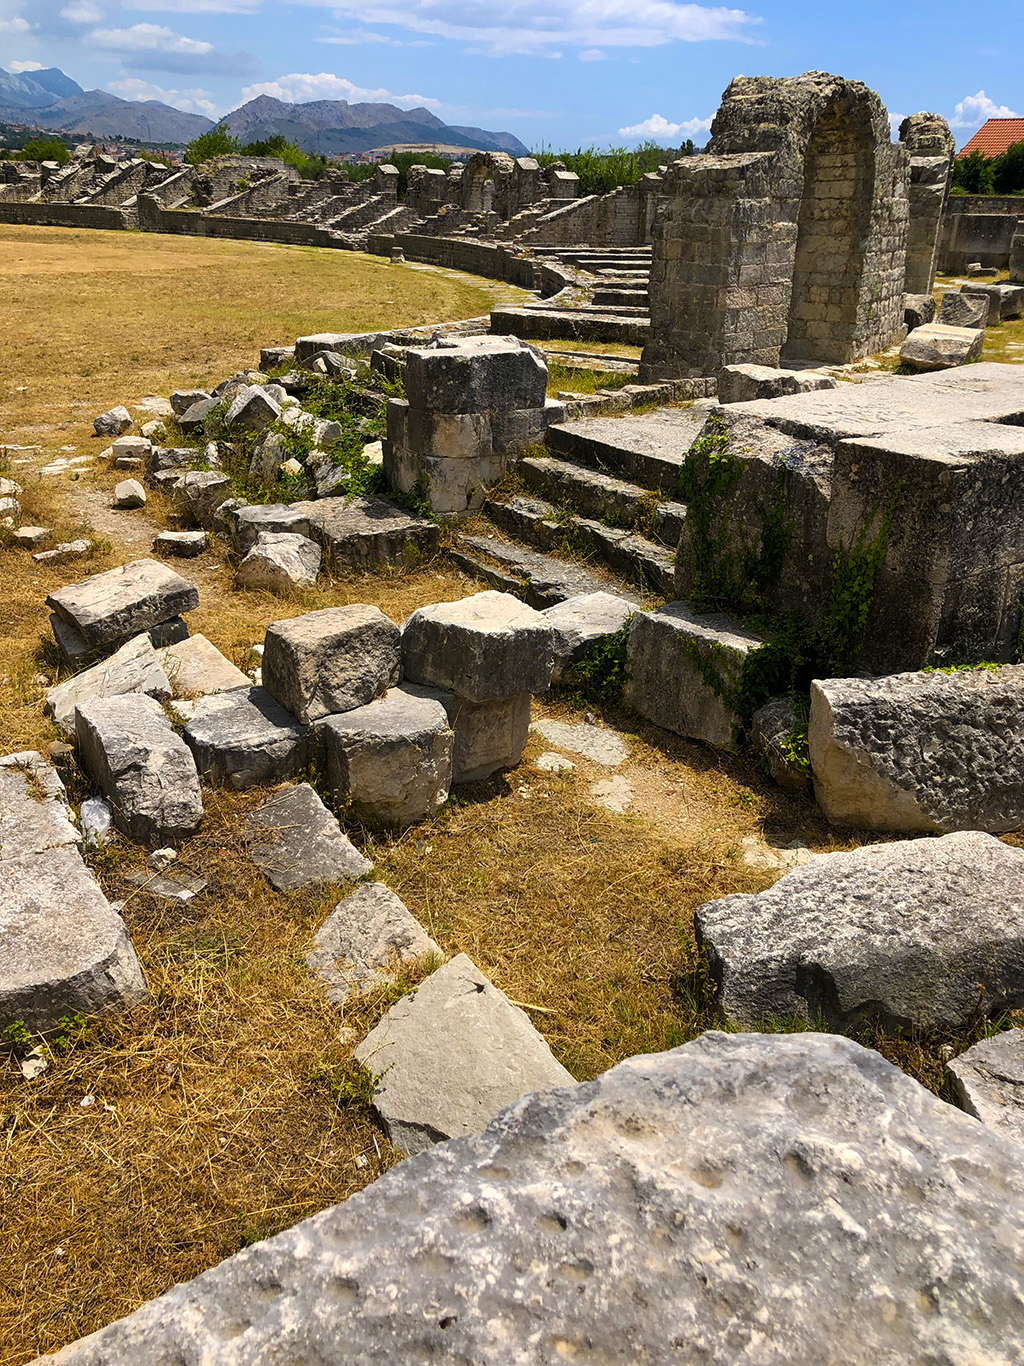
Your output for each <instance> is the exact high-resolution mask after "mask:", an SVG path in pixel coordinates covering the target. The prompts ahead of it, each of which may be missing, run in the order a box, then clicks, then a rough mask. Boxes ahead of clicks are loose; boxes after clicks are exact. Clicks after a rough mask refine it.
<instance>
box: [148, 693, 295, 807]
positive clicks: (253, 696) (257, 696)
mask: <svg viewBox="0 0 1024 1366" xmlns="http://www.w3.org/2000/svg"><path fill="white" fill-rule="evenodd" d="M171 705H172V707H173V708H174V710H175V711H176V712H177V714H178V715H179V716H180V717H181V718H182V719H183V720H185V721H186V725H185V731H184V737H185V743H186V744H187V745H188V747H189V749H191V751H192V753H193V755H194V756H195V761H196V766H197V768H198V769H199V772H200V773H201V774H202V775H203V777H205V778H209V779H210V781H211V782H217V783H224V784H225V785H226V786H228V787H232V788H235V789H242V788H247V787H253V786H255V785H256V784H258V783H279V782H281V781H282V780H283V779H285V778H291V777H293V776H294V775H295V774H296V773H298V772H299V770H300V769H301V768H302V767H303V765H304V764H305V762H306V757H307V746H306V737H305V733H304V731H303V728H302V726H300V725H299V723H298V722H297V721H296V720H295V717H294V716H292V715H291V714H290V713H289V712H287V711H285V709H284V708H283V707H282V706H281V705H280V704H279V703H277V702H275V701H274V699H273V698H272V697H271V695H270V693H268V692H267V691H266V689H265V688H234V689H232V690H231V691H230V692H221V693H214V694H212V695H211V696H209V697H201V698H199V700H198V701H196V702H175V703H172V704H171Z"/></svg>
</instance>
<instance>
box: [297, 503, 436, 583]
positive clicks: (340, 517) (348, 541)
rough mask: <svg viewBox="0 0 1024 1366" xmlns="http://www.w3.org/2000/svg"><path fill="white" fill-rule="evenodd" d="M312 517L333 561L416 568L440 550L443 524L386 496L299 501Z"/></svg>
mask: <svg viewBox="0 0 1024 1366" xmlns="http://www.w3.org/2000/svg"><path fill="white" fill-rule="evenodd" d="M293 506H294V507H296V508H301V510H302V511H303V512H304V513H305V514H306V516H307V517H308V519H309V526H310V534H311V535H313V536H316V537H317V539H318V540H319V541H321V542H322V544H323V547H324V550H325V552H326V553H327V554H328V556H329V557H330V560H331V562H332V563H333V564H335V565H338V566H345V567H347V568H350V569H358V570H367V569H376V568H378V567H379V566H381V565H404V566H406V567H408V568H410V569H411V568H414V567H416V566H417V565H420V564H422V563H423V562H424V560H428V559H429V558H430V557H431V556H432V555H435V554H436V553H437V551H438V549H439V547H440V544H441V528H440V527H439V526H438V525H437V524H436V523H435V522H430V521H428V520H427V519H426V518H425V517H417V516H415V515H414V514H413V513H411V512H406V511H405V509H404V508H399V507H396V506H395V505H394V504H393V503H386V502H384V501H383V500H382V499H380V498H318V499H316V500H313V501H310V502H303V503H296V504H293Z"/></svg>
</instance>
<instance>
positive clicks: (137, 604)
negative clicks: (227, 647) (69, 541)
mask: <svg viewBox="0 0 1024 1366" xmlns="http://www.w3.org/2000/svg"><path fill="white" fill-rule="evenodd" d="M46 605H47V607H49V608H51V609H52V610H53V611H54V612H55V613H56V614H57V615H58V616H59V617H60V618H61V619H62V620H63V621H65V622H67V623H68V625H70V626H72V627H74V629H75V630H76V631H77V632H78V633H79V635H80V636H81V637H82V639H83V640H84V641H85V642H86V644H87V645H88V646H89V647H90V648H95V647H96V646H101V645H110V644H113V642H115V641H119V640H123V639H124V637H125V636H127V635H135V634H137V633H138V632H140V631H146V630H148V629H149V628H150V627H151V626H156V625H158V624H159V623H160V622H164V621H168V620H169V619H170V618H172V617H177V616H179V615H180V614H181V613H183V612H191V611H192V610H193V608H195V607H198V606H199V590H198V589H197V588H196V586H195V584H193V583H189V581H188V580H187V579H183V578H182V577H181V575H180V574H176V573H175V572H174V570H173V569H169V568H168V566H167V565H165V564H161V563H160V562H159V561H158V560H135V561H133V562H132V563H131V564H125V565H121V566H120V568H118V569H109V570H107V571H106V572H105V573H103V574H94V575H93V576H92V577H91V578H88V579H83V580H82V581H81V583H74V584H69V585H68V586H67V587H65V588H58V589H57V590H56V592H54V593H51V594H50V596H49V597H48V598H47V599H46Z"/></svg>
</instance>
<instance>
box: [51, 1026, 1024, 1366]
mask: <svg viewBox="0 0 1024 1366" xmlns="http://www.w3.org/2000/svg"><path fill="white" fill-rule="evenodd" d="M951 1170H952V1171H953V1172H954V1173H955V1178H954V1177H953V1176H951ZM1021 1206H1022V1195H1021V1169H1020V1149H1019V1146H1018V1145H1016V1144H1013V1143H1011V1142H1010V1141H1009V1140H1007V1139H1005V1138H1003V1137H1001V1136H1000V1135H998V1134H995V1133H993V1132H991V1131H990V1130H988V1129H986V1128H985V1127H984V1126H983V1125H981V1124H978V1123H977V1122H975V1121H972V1120H969V1119H968V1118H967V1117H966V1116H964V1115H961V1114H958V1113H957V1112H956V1110H955V1109H954V1108H953V1107H952V1106H949V1105H947V1104H945V1103H944V1102H943V1101H941V1100H939V1099H937V1098H936V1097H935V1096H933V1095H931V1094H930V1093H929V1092H927V1091H926V1090H925V1089H924V1088H923V1087H922V1086H920V1085H919V1084H918V1083H917V1082H916V1081H914V1080H913V1079H912V1078H910V1077H908V1076H906V1075H905V1074H904V1073H903V1072H901V1071H900V1070H899V1069H898V1068H896V1067H894V1066H892V1065H891V1064H890V1063H888V1062H886V1061H885V1060H884V1059H883V1058H882V1057H881V1056H880V1055H879V1054H878V1053H876V1052H874V1051H872V1050H869V1049H865V1048H862V1047H860V1046H859V1045H858V1044H855V1043H852V1042H851V1041H849V1040H847V1039H843V1038H836V1037H833V1036H829V1035H822V1034H810V1033H801V1034H795V1035H778V1034H773V1035H751V1034H723V1033H717V1032H710V1033H706V1034H703V1035H701V1036H700V1037H699V1038H698V1039H696V1040H694V1041H693V1042H692V1043H689V1044H686V1045H685V1046H684V1047H682V1048H677V1049H673V1050H671V1051H669V1052H665V1053H659V1054H656V1055H653V1056H646V1057H638V1058H631V1059H629V1060H628V1061H626V1062H624V1063H621V1064H620V1065H619V1066H618V1067H616V1068H614V1069H612V1070H611V1071H609V1072H606V1073H605V1074H604V1075H603V1076H601V1077H599V1078H598V1079H597V1080H596V1081H593V1082H590V1083H588V1084H587V1085H585V1086H580V1087H576V1088H574V1089H572V1090H569V1091H562V1090H559V1091H557V1092H555V1093H552V1094H548V1095H541V1096H532V1097H530V1098H529V1099H527V1100H525V1101H523V1102H521V1103H520V1104H518V1105H516V1106H515V1107H514V1108H513V1109H511V1110H510V1111H507V1112H506V1113H505V1114H504V1115H502V1117H501V1119H500V1121H498V1122H497V1123H494V1124H492V1125H491V1126H490V1127H489V1128H488V1130H487V1131H486V1132H485V1133H484V1134H483V1136H481V1137H479V1138H473V1139H464V1140H461V1141H459V1142H457V1143H455V1144H446V1145H444V1146H441V1147H436V1148H434V1149H433V1150H432V1151H430V1152H429V1153H427V1154H425V1155H424V1156H422V1157H421V1158H420V1159H419V1160H418V1161H416V1162H401V1163H398V1164H397V1165H396V1166H394V1167H392V1169H391V1170H390V1171H388V1172H387V1173H386V1174H385V1175H384V1176H383V1177H381V1178H380V1179H379V1180H378V1181H376V1182H374V1183H373V1184H372V1185H371V1186H370V1187H369V1188H368V1189H367V1190H365V1191H362V1192H360V1193H358V1194H356V1195H354V1196H351V1197H350V1198H349V1199H348V1200H346V1201H345V1202H344V1203H342V1204H340V1205H337V1206H335V1207H334V1208H333V1209H330V1210H327V1211H325V1212H324V1213H322V1214H320V1215H317V1216H316V1217H315V1218H313V1219H306V1220H304V1221H303V1222H301V1223H299V1224H298V1225H296V1226H295V1227H294V1228H291V1229H288V1230H286V1231H285V1232H284V1233H281V1234H279V1235H277V1236H276V1237H275V1238H273V1239H272V1240H269V1241H267V1242H263V1243H259V1244H257V1245H255V1246H251V1247H247V1248H244V1249H243V1250H242V1251H241V1252H240V1253H238V1254H236V1255H235V1256H234V1257H231V1258H229V1259H228V1260H226V1261H224V1262H221V1263H220V1265H219V1266H217V1267H215V1268H213V1269H212V1270H211V1271H207V1272H206V1273H204V1274H203V1275H202V1276H200V1277H198V1278H197V1279H196V1280H194V1281H191V1282H189V1283H188V1284H187V1285H179V1286H176V1287H174V1288H173V1289H172V1290H171V1291H170V1292H169V1293H167V1294H165V1295H163V1296H161V1297H160V1298H159V1299H157V1300H154V1301H152V1302H151V1303H149V1304H146V1305H143V1306H142V1307H141V1308H140V1309H138V1310H136V1311H135V1312H134V1313H133V1314H132V1315H131V1316H130V1317H129V1318H127V1319H123V1320H121V1321H119V1322H118V1323H115V1324H111V1325H110V1326H108V1327H106V1328H104V1329H102V1330H101V1331H100V1332H99V1333H97V1334H93V1335H91V1336H90V1337H89V1338H87V1339H84V1340H83V1341H81V1342H79V1343H78V1344H75V1345H72V1346H71V1347H69V1348H67V1349H66V1350H65V1352H64V1353H62V1354H60V1355H59V1356H58V1357H57V1358H55V1359H54V1366H58V1363H59V1366H113V1364H114V1363H119V1364H120V1363H122V1362H124V1363H127V1362H129V1361H130V1362H131V1363H132V1366H158V1363H161V1362H168V1361H173V1360H175V1358H177V1359H178V1360H182V1361H189V1360H194V1361H202V1360H204V1359H209V1360H216V1359H217V1357H218V1355H219V1356H220V1357H222V1358H223V1357H225V1356H226V1354H227V1353H230V1355H229V1356H228V1357H227V1360H225V1361H224V1362H223V1363H219V1364H218V1366H243V1362H244V1361H245V1358H244V1357H243V1353H244V1354H246V1356H247V1357H248V1360H250V1361H256V1360H258V1359H259V1358H260V1357H261V1356H262V1357H264V1358H268V1357H270V1356H271V1355H272V1354H274V1353H276V1354H277V1355H278V1357H279V1358H280V1357H282V1354H283V1355H284V1361H283V1362H282V1366H286V1363H288V1358H289V1357H291V1358H292V1361H291V1363H288V1366H295V1363H296V1362H297V1360H298V1357H299V1354H300V1353H301V1354H303V1355H305V1357H306V1358H307V1359H312V1360H316V1359H317V1358H318V1357H319V1358H320V1359H321V1360H322V1361H324V1362H332V1366H333V1363H338V1366H341V1363H345V1366H348V1363H355V1362H359V1363H360V1366H392V1364H393V1363H397V1362H399V1361H409V1362H412V1361H415V1360H417V1358H418V1359H420V1360H429V1359H430V1357H431V1356H434V1357H435V1358H437V1359H438V1360H442V1361H443V1360H445V1359H446V1358H447V1359H449V1360H452V1361H456V1360H459V1359H461V1360H463V1361H473V1362H488V1363H492V1362H497V1361H499V1360H503V1359H504V1360H518V1361H521V1362H523V1363H527V1362H528V1363H531V1366H534V1363H540V1362H542V1361H544V1359H545V1356H546V1357H547V1358H548V1360H554V1359H556V1357H555V1353H556V1352H559V1351H560V1350H561V1351H562V1353H563V1354H565V1353H567V1352H570V1351H576V1352H577V1354H579V1353H580V1352H587V1353H589V1354H590V1355H591V1357H594V1356H595V1354H596V1349H595V1348H594V1347H592V1346H585V1345H584V1344H600V1352H601V1355H603V1356H604V1358H605V1360H606V1361H608V1362H627V1361H628V1362H635V1361H644V1362H648V1363H650V1366H668V1363H669V1362H670V1361H671V1360H672V1357H673V1356H675V1357H677V1358H678V1356H679V1354H680V1351H681V1350H685V1349H680V1348H679V1347H677V1346H675V1344H677V1343H686V1344H688V1343H692V1342H694V1341H697V1342H699V1343H700V1344H701V1345H702V1346H701V1350H702V1351H705V1355H706V1359H707V1360H708V1361H709V1362H714V1363H715V1366H736V1363H738V1362H739V1361H740V1360H742V1356H743V1355H746V1356H747V1357H748V1359H751V1360H753V1359H756V1360H757V1362H758V1366H794V1363H796V1362H799V1363H800V1364H801V1366H835V1364H836V1363H837V1362H840V1361H841V1362H843V1363H844V1366H874V1364H875V1363H880V1362H894V1363H895V1362H899V1361H907V1360H914V1359H917V1360H921V1361H925V1360H927V1358H928V1355H929V1353H931V1354H933V1355H934V1353H935V1351H936V1346H935V1344H936V1343H937V1342H938V1343H941V1344H945V1343H951V1344H954V1345H953V1346H952V1347H951V1348H949V1349H947V1348H946V1347H944V1346H943V1347H941V1348H940V1349H939V1350H941V1351H945V1352H946V1354H947V1356H950V1358H951V1360H953V1361H957V1358H958V1357H959V1358H961V1360H962V1361H963V1362H966V1361H967V1360H969V1359H970V1357H971V1356H973V1358H974V1359H975V1360H976V1361H979V1362H982V1361H986V1362H987V1361H991V1362H1000V1361H1004V1362H1011V1361H1013V1360H1014V1359H1015V1358H1017V1357H1020V1356H1021V1355H1022V1353H1024V1329H1022V1327H1021V1324H1020V1316H1019V1313H1018V1308H1019V1294H1020V1275H1019V1272H1018V1271H1017V1270H1016V1260H1017V1259H1018V1258H1019V1253H1020V1249H1021V1246H1022V1242H1024V1213H1022V1209H1021ZM638 1230H641V1232H640V1233H639V1234H638ZM737 1238H738V1239H739V1243H738V1244H737V1242H736V1239H737ZM695 1241H696V1242H699V1245H700V1246H701V1247H702V1248H709V1249H714V1255H712V1256H710V1257H704V1258H702V1259H701V1260H700V1262H699V1265H695V1258H694V1246H695ZM652 1243H653V1244H654V1245H655V1246H656V1248H657V1253H656V1255H655V1254H654V1253H652ZM936 1249H941V1255H942V1258H943V1259H944V1260H948V1264H949V1265H951V1266H954V1267H969V1268H970V1269H971V1270H970V1274H969V1275H967V1274H965V1275H951V1276H948V1277H946V1278H944V1279H943V1281H942V1290H941V1293H937V1294H934V1295H928V1294H927V1293H923V1294H922V1298H921V1299H920V1300H919V1299H918V1298H917V1297H916V1295H915V1296H910V1297H908V1296H907V1295H906V1294H904V1293H903V1291H902V1290H901V1287H902V1286H903V1285H913V1286H927V1285H931V1284H933V1280H934V1277H935V1259H936ZM897 1276H898V1277H899V1281H898V1283H895V1282H894V1278H895V1277H897ZM268 1285H269V1286H271V1287H272V1290H273V1293H270V1292H268ZM739 1286H744V1287H752V1293H750V1294H749V1296H748V1294H746V1293H743V1294H741V1292H740V1290H739V1289H738V1287H739ZM355 1287H358V1290H355ZM352 1295H355V1296H356V1297H357V1298H356V1299H355V1300H353V1299H352V1298H351V1296H352ZM876 1302H877V1303H878V1305H879V1312H878V1313H877V1314H870V1313H865V1305H868V1304H872V1303H876ZM382 1305H387V1309H388V1313H387V1318H386V1320H385V1324H386V1326H384V1327H382V1316H381V1312H380V1310H381V1306H382ZM428 1305H429V1306H430V1307H431V1311H430V1314H429V1316H428V1314H427V1313H425V1311H424V1306H428ZM726 1305H728V1306H730V1307H729V1310H728V1312H727V1313H725V1312H722V1311H723V1308H724V1306H726ZM765 1306H768V1307H769V1308H768V1312H767V1313H766V1312H765ZM979 1306H980V1307H979ZM241 1323H245V1324H246V1325H248V1326H247V1327H246V1329H245V1331H244V1335H243V1341H244V1345H243V1346H239V1347H233V1346H232V1343H237V1339H232V1340H231V1341H229V1343H228V1344H227V1347H226V1346H225V1333H226V1331H228V1329H227V1325H232V1326H237V1325H239V1324H241ZM556 1335H557V1343H558V1345H553V1346H552V1347H551V1348H550V1351H549V1350H548V1348H547V1343H548V1341H549V1340H550V1339H552V1338H553V1337H555V1336H556ZM293 1341H294V1342H295V1343H296V1347H295V1348H294V1350H293V1349H292V1347H291V1343H292V1342H293ZM282 1344H287V1345H284V1346H283V1345H282ZM563 1344H565V1346H563ZM568 1344H571V1346H570V1345H568ZM575 1344H579V1347H577V1346H576V1345H575ZM748 1344H754V1345H753V1346H752V1347H751V1348H750V1349H749V1350H748ZM752 1353H753V1356H752ZM231 1357H234V1358H235V1361H232V1360H231ZM245 1366H248V1363H247V1362H246V1363H245ZM957 1366H961V1363H960V1362H959V1361H958V1362H957Z"/></svg>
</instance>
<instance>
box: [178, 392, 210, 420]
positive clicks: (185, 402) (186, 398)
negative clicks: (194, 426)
mask: <svg viewBox="0 0 1024 1366" xmlns="http://www.w3.org/2000/svg"><path fill="white" fill-rule="evenodd" d="M211 397H212V395H210V394H208V393H207V392H206V390H205V389H175V391H174V393H173V394H172V395H171V409H172V411H173V413H174V415H175V417H181V415H182V413H187V412H188V410H189V409H190V408H192V407H194V406H195V404H197V403H203V402H206V401H208V400H209V399H210V398H211Z"/></svg>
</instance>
